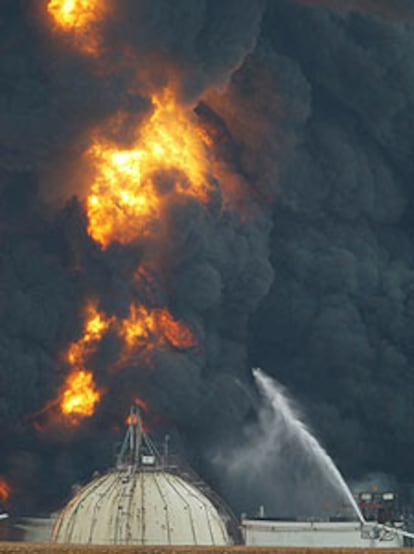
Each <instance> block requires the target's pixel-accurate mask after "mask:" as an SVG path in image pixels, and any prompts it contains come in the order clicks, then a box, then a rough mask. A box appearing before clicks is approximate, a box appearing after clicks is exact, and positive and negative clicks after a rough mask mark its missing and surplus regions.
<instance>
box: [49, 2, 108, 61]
mask: <svg viewBox="0 0 414 554" xmlns="http://www.w3.org/2000/svg"><path fill="white" fill-rule="evenodd" d="M104 10H105V6H104V2H103V1H102V0H49V3H48V5H47V11H48V12H49V15H50V16H51V17H52V19H53V21H54V23H55V25H56V27H57V28H59V29H61V30H62V31H65V32H73V33H74V34H75V36H76V39H77V46H78V47H79V48H80V49H81V50H83V51H85V52H87V53H88V54H95V53H97V50H98V40H97V37H96V34H95V29H93V24H94V23H95V22H97V21H99V20H101V19H102V18H103V15H104Z"/></svg>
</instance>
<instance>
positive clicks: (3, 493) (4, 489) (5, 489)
mask: <svg viewBox="0 0 414 554" xmlns="http://www.w3.org/2000/svg"><path fill="white" fill-rule="evenodd" d="M10 493H11V486H10V485H9V483H8V482H7V481H6V479H5V478H4V477H1V476H0V502H2V503H3V504H6V503H7V501H8V500H9V498H10Z"/></svg>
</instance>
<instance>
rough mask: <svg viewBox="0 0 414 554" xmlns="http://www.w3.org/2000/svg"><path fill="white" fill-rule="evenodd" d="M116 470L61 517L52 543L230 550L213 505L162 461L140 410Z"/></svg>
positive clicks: (133, 417) (83, 493)
mask: <svg viewBox="0 0 414 554" xmlns="http://www.w3.org/2000/svg"><path fill="white" fill-rule="evenodd" d="M135 410H136V411H133V412H132V413H131V414H130V424H129V428H128V432H127V435H126V437H125V441H124V445H123V448H122V450H121V454H120V456H119V458H118V463H117V467H116V469H114V470H113V471H111V472H109V473H107V474H105V475H103V476H102V477H98V478H96V479H94V480H93V481H91V482H90V483H88V484H87V485H86V486H85V487H83V488H82V489H81V490H80V491H79V492H78V493H77V494H76V495H75V496H74V497H73V498H72V499H71V500H70V501H69V503H68V504H67V506H66V507H65V508H64V509H63V510H62V511H61V512H60V514H59V515H58V517H57V520H56V523H55V525H54V528H53V532H52V541H54V542H59V543H79V544H120V545H121V544H152V545H168V544H171V545H226V544H229V543H230V539H229V535H228V533H227V530H226V524H225V522H224V519H223V517H222V514H220V513H219V509H218V508H217V507H216V506H215V505H214V504H213V502H212V501H211V500H210V499H209V498H208V497H207V496H206V495H205V494H204V492H202V491H201V490H200V489H199V488H198V487H196V486H195V485H194V484H192V483H190V482H189V481H187V480H186V479H184V478H183V477H182V476H180V475H179V474H178V473H176V472H174V471H173V469H172V468H167V467H163V465H162V464H161V461H160V456H159V455H158V453H157V452H156V450H155V447H154V446H153V445H152V443H151V441H150V439H149V437H148V436H147V435H145V434H144V433H143V431H142V425H141V422H140V417H139V413H138V408H137V407H136V408H135Z"/></svg>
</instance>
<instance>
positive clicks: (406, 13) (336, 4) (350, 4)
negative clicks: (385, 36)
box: [299, 0, 414, 23]
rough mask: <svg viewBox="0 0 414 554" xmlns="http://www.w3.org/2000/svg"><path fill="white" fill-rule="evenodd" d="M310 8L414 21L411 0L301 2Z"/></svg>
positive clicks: (413, 9)
mask: <svg viewBox="0 0 414 554" xmlns="http://www.w3.org/2000/svg"><path fill="white" fill-rule="evenodd" d="M299 2H300V3H302V4H304V5H309V6H326V7H327V8H330V9H339V10H346V11H360V12H362V13H367V14H371V15H374V16H379V17H382V18H385V19H387V20H395V21H401V22H411V23H412V22H413V21H414V6H413V4H412V2H410V0H394V1H393V2H389V1H388V0H299Z"/></svg>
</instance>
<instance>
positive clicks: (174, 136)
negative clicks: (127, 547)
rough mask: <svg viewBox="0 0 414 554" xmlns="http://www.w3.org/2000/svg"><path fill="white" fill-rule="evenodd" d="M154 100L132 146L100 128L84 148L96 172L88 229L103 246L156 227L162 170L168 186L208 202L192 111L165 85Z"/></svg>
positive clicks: (204, 167)
mask: <svg viewBox="0 0 414 554" xmlns="http://www.w3.org/2000/svg"><path fill="white" fill-rule="evenodd" d="M152 101H153V105H154V111H153V113H152V114H151V116H150V117H149V119H148V120H147V122H146V123H144V125H143V126H142V127H141V128H140V129H139V138H138V139H137V140H136V142H135V144H134V145H133V147H132V148H130V149H128V150H122V149H119V147H117V146H116V145H115V144H113V143H110V142H108V141H106V140H105V139H104V138H103V137H101V136H99V133H98V135H97V136H96V137H95V140H94V143H93V145H92V147H91V148H90V149H89V151H88V152H87V156H88V157H89V158H90V159H91V160H92V163H93V165H94V167H95V173H96V175H95V179H94V182H93V183H92V185H91V192H90V195H89V196H88V198H87V201H86V204H87V213H88V221H89V224H88V232H89V234H90V236H91V237H92V238H93V239H94V240H96V241H97V242H99V243H100V244H101V245H102V246H104V247H107V246H108V245H109V244H110V243H111V242H114V241H117V242H120V243H121V244H127V243H128V242H132V241H135V240H137V239H138V238H140V237H142V236H144V237H145V236H148V235H149V234H151V233H152V232H153V231H154V229H156V228H157V225H158V220H159V218H160V215H161V214H160V208H161V202H162V197H163V194H162V192H160V190H159V187H158V186H157V183H156V178H157V175H158V174H159V173H160V171H168V172H170V173H169V175H170V181H171V182H170V183H169V188H170V189H172V190H174V191H175V192H178V193H181V194H187V195H190V196H194V197H196V198H198V199H199V200H200V201H202V202H207V201H208V194H209V186H208V185H207V178H206V175H207V162H206V154H205V150H204V145H203V141H202V139H201V138H200V135H199V133H198V131H197V128H196V126H195V124H194V122H193V119H192V118H193V116H192V114H191V113H190V112H188V111H187V110H186V109H184V108H183V107H180V106H178V104H177V103H176V102H175V100H174V97H173V94H172V92H171V90H169V89H166V90H164V91H163V93H161V94H160V95H157V96H153V98H152ZM137 134H138V132H137ZM171 169H173V171H171Z"/></svg>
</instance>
